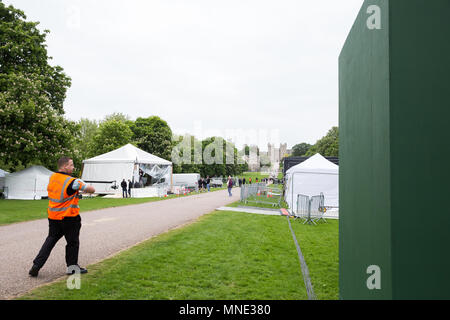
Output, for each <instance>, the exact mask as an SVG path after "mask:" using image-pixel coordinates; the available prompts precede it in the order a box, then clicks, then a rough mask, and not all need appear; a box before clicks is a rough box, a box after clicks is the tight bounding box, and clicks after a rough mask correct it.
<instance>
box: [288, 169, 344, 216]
mask: <svg viewBox="0 0 450 320" xmlns="http://www.w3.org/2000/svg"><path fill="white" fill-rule="evenodd" d="M287 178H288V180H287V185H286V186H287V190H286V193H285V199H286V202H287V204H288V205H289V207H290V208H292V209H293V210H294V212H295V211H296V210H297V194H303V195H306V196H309V197H312V196H317V195H320V193H323V195H324V197H325V206H330V207H339V174H334V173H315V172H297V173H295V174H289V175H288V177H287Z"/></svg>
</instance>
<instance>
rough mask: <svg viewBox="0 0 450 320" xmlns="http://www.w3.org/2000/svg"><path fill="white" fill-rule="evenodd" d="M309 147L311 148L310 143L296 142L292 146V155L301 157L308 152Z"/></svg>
mask: <svg viewBox="0 0 450 320" xmlns="http://www.w3.org/2000/svg"><path fill="white" fill-rule="evenodd" d="M309 148H311V145H310V144H308V143H305V142H303V143H299V144H296V145H295V146H293V147H292V156H293V157H301V156H303V155H305V154H306V152H308V150H309Z"/></svg>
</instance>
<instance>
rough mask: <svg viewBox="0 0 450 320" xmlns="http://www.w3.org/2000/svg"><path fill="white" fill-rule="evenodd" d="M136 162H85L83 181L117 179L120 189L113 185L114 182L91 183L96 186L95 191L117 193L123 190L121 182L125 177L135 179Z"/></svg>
mask: <svg viewBox="0 0 450 320" xmlns="http://www.w3.org/2000/svg"><path fill="white" fill-rule="evenodd" d="M133 169H134V163H132V162H116V163H114V162H110V163H85V164H84V168H83V175H82V176H81V180H83V181H116V186H118V189H116V190H114V189H112V188H111V187H112V186H113V185H114V184H113V183H90V182H87V184H92V185H93V186H94V188H95V193H116V192H117V191H121V188H120V183H121V182H122V180H123V179H125V180H126V181H127V183H128V179H130V180H132V179H133Z"/></svg>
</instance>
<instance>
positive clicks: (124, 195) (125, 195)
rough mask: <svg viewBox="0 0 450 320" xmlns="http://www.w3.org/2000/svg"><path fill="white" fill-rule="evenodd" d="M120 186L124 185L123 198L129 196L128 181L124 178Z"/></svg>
mask: <svg viewBox="0 0 450 320" xmlns="http://www.w3.org/2000/svg"><path fill="white" fill-rule="evenodd" d="M120 186H121V187H122V198H128V197H127V195H128V193H127V182H126V181H125V179H123V180H122V182H121V183H120Z"/></svg>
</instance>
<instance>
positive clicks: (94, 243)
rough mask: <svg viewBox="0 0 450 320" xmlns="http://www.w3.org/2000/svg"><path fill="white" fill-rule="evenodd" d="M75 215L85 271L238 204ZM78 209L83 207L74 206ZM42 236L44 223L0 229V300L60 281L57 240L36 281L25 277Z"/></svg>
mask: <svg viewBox="0 0 450 320" xmlns="http://www.w3.org/2000/svg"><path fill="white" fill-rule="evenodd" d="M233 191H234V192H233V196H232V197H229V196H228V191H227V190H220V191H214V192H210V193H204V194H199V195H192V196H188V197H182V198H176V199H169V200H163V201H156V202H149V203H143V204H138V205H130V206H126V207H117V208H108V209H102V210H95V211H88V212H84V213H81V219H82V227H81V234H80V254H79V260H78V261H79V264H80V265H81V266H83V267H84V266H88V265H90V264H93V263H96V262H98V261H100V260H103V259H105V258H107V257H109V256H111V255H114V254H116V253H117V252H119V251H121V250H124V249H127V248H129V247H131V246H133V245H135V244H137V243H139V242H142V241H144V240H146V239H149V238H151V237H153V236H155V235H158V234H160V233H163V232H165V231H168V230H170V229H173V228H176V227H178V226H180V225H183V224H185V223H188V222H192V221H194V220H196V219H197V218H198V217H200V216H201V215H204V214H206V213H210V212H212V211H214V210H215V209H216V208H218V207H220V206H224V205H226V204H229V203H231V202H234V201H238V200H239V189H238V188H236V189H233ZM80 206H81V207H82V206H83V202H82V201H80ZM47 233H48V220H47V219H42V220H36V221H29V222H21V223H16V224H12V225H9V226H0V257H1V258H0V299H10V298H13V297H15V296H17V295H21V294H23V293H25V292H27V291H29V290H30V289H33V288H35V287H37V286H39V285H42V284H44V283H48V282H51V281H53V280H56V279H58V278H60V277H62V276H64V275H65V271H66V265H65V258H64V255H65V253H64V252H65V245H66V241H65V239H64V238H62V239H61V240H60V241H59V242H58V243H57V244H56V246H55V248H54V249H53V251H52V253H51V255H50V257H49V259H48V260H47V263H46V264H45V265H44V267H43V268H42V269H41V270H40V272H39V276H38V277H37V278H31V277H29V276H28V271H29V269H30V268H31V265H32V261H33V259H34V258H35V256H36V255H37V253H38V251H39V249H40V248H41V246H42V244H43V243H44V240H45V238H46V236H47Z"/></svg>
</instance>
